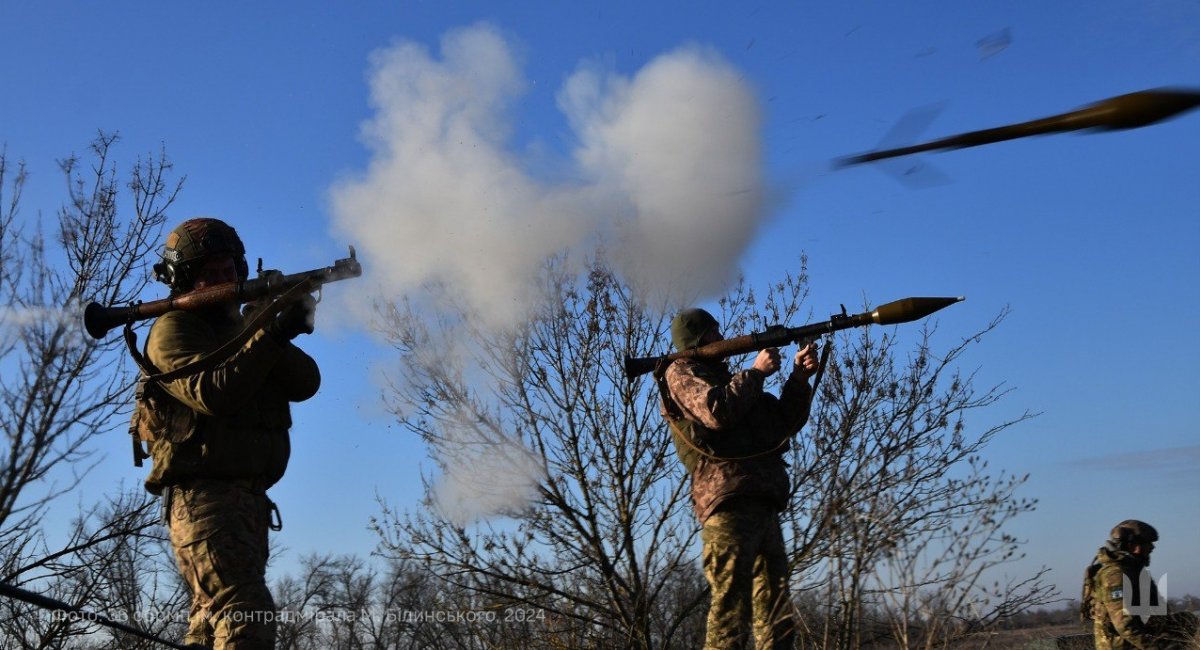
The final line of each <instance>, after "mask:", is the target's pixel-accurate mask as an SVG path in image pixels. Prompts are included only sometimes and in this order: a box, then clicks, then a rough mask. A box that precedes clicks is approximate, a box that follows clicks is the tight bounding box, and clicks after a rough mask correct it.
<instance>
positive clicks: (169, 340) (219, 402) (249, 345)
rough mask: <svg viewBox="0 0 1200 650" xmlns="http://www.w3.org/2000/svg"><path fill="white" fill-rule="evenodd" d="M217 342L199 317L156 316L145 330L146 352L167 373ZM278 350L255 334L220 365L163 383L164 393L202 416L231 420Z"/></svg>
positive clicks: (253, 391)
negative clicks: (148, 334) (146, 335)
mask: <svg viewBox="0 0 1200 650" xmlns="http://www.w3.org/2000/svg"><path fill="white" fill-rule="evenodd" d="M222 343H224V341H220V340H217V336H216V334H215V332H213V330H212V328H211V327H209V325H208V324H207V323H205V322H204V321H203V320H202V319H201V318H200V317H198V316H196V315H195V314H191V313H188V312H185V311H172V312H168V313H166V314H164V315H163V316H161V317H159V319H158V321H157V322H155V323H154V326H153V327H152V328H151V329H150V336H149V337H148V339H147V341H146V352H147V356H148V357H149V359H150V361H151V363H153V364H154V365H155V366H156V367H157V368H158V369H159V370H161V371H163V372H169V371H171V370H175V369H176V368H180V367H182V366H184V365H187V364H189V363H191V362H193V361H195V360H197V359H199V358H201V357H203V356H204V355H205V354H207V353H208V352H210V351H212V350H215V349H216V348H217V347H218V346H220V345H221V344H222ZM283 350H284V346H283V344H281V343H279V342H278V341H277V340H276V339H275V337H274V336H272V335H270V334H268V333H267V332H265V331H262V330H260V331H258V332H256V333H255V334H254V336H252V337H251V338H250V340H249V341H247V342H246V343H245V345H243V346H242V347H241V348H240V349H239V350H237V351H236V352H234V353H233V354H232V355H230V356H229V358H227V359H225V360H224V361H222V362H221V363H219V364H217V365H216V366H214V367H212V368H209V369H207V370H203V371H201V372H197V373H195V374H192V375H189V376H187V377H182V378H180V379H176V380H175V381H172V382H169V383H166V384H164V388H166V390H167V392H169V393H170V394H171V395H172V396H173V397H175V398H176V399H178V400H179V401H180V402H183V403H184V404H185V405H187V406H188V407H189V408H191V409H193V410H195V411H198V412H200V413H203V414H205V415H215V416H228V415H233V414H234V413H236V412H237V411H238V410H239V409H241V407H242V406H243V405H244V404H246V403H247V402H248V401H250V400H252V399H254V397H255V395H256V393H257V392H258V389H259V387H260V386H261V385H262V383H263V381H264V380H266V378H267V375H268V374H269V373H270V372H271V369H272V368H274V367H275V364H276V362H277V361H278V360H279V358H280V357H281V356H282V354H283Z"/></svg>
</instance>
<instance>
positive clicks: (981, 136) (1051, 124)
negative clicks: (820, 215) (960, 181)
mask: <svg viewBox="0 0 1200 650" xmlns="http://www.w3.org/2000/svg"><path fill="white" fill-rule="evenodd" d="M1198 106H1200V89H1182V88H1157V89H1154V90H1143V91H1141V92H1136V93H1129V94H1128V95H1118V96H1117V97H1110V98H1108V99H1105V100H1103V101H1099V102H1096V103H1095V104H1091V105H1088V106H1085V107H1083V108H1081V109H1079V110H1077V111H1072V112H1070V113H1062V114H1060V115H1052V116H1050V117H1044V118H1042V119H1039V120H1032V121H1029V122H1020V123H1017V124H1008V125H1005V126H998V127H995V128H991V129H983V130H981V131H970V132H968V133H961V134H959V135H953V136H950V137H947V138H941V139H939V140H933V141H930V142H923V143H921V144H914V145H911V146H907V147H898V148H895V149H884V150H881V151H872V152H869V153H864V154H859V155H857V156H848V157H846V158H841V159H839V160H838V161H837V165H838V166H839V167H848V166H850V165H858V164H861V163H867V162H873V161H876V160H883V159H884V158H895V157H897V156H907V155H909V154H914V153H920V152H922V151H935V150H939V149H963V148H966V147H978V146H980V145H984V144H991V143H993V142H1001V141H1003V140H1013V139H1016V138H1025V137H1029V136H1031V135H1042V134H1046V133H1060V132H1065V131H1079V130H1083V129H1092V130H1096V131H1115V130H1118V129H1136V128H1138V127H1143V126H1149V125H1151V124H1155V123H1157V122H1162V121H1164V120H1166V119H1169V118H1172V117H1175V116H1176V115H1179V114H1181V113H1185V112H1187V111H1190V110H1192V109H1194V108H1196V107H1198Z"/></svg>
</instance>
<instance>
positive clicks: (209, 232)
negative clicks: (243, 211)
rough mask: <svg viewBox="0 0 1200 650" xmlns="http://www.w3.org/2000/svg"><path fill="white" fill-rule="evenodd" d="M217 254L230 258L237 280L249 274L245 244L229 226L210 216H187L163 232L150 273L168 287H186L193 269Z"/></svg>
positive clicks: (193, 275) (184, 288) (189, 283)
mask: <svg viewBox="0 0 1200 650" xmlns="http://www.w3.org/2000/svg"><path fill="white" fill-rule="evenodd" d="M221 255H228V256H229V257H232V258H233V261H234V264H235V265H236V266H237V274H238V279H240V280H245V279H246V278H247V277H248V276H249V275H250V267H249V266H248V265H247V264H246V247H245V246H244V245H242V240H241V238H240V237H238V234H237V231H236V230H234V229H233V227H232V226H230V225H229V224H227V223H225V222H224V221H221V220H220V219H213V218H210V217H201V218H197V219H188V220H187V221H184V222H183V223H181V224H179V225H178V226H176V227H175V229H174V230H172V231H171V233H170V234H168V235H167V243H166V246H164V247H163V253H162V261H161V262H159V263H158V264H155V265H154V276H155V277H156V278H158V280H159V281H160V282H162V283H163V284H165V285H167V286H169V287H171V289H172V290H186V289H188V288H190V287H191V286H192V283H193V282H194V281H195V272H196V270H197V269H198V268H199V267H200V266H201V265H202V264H203V263H204V262H205V261H207V260H209V259H211V258H213V257H217V256H221Z"/></svg>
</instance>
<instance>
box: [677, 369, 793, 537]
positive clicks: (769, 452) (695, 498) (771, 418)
mask: <svg viewBox="0 0 1200 650" xmlns="http://www.w3.org/2000/svg"><path fill="white" fill-rule="evenodd" d="M765 379H766V377H765V376H764V375H763V373H762V372H760V371H758V370H754V369H748V370H742V371H740V372H737V373H730V371H729V368H728V367H727V366H726V365H725V364H724V363H706V362H701V361H693V360H687V359H680V360H678V361H675V362H674V363H672V364H671V365H670V366H669V367H668V368H667V371H666V384H667V389H668V391H669V392H670V399H671V400H672V401H673V402H674V405H675V406H676V407H677V409H678V410H677V411H676V412H675V413H674V414H673V413H672V409H671V408H670V407H669V406H668V405H667V404H665V403H664V405H663V414H664V417H666V418H667V421H668V422H669V423H670V425H671V433H672V436H673V438H674V442H675V452H676V453H677V454H678V455H679V458H680V460H681V461H683V464H684V467H686V468H687V471H688V473H689V474H690V475H691V477H692V505H693V507H694V509H695V512H696V517H697V518H698V519H699V520H700V523H701V524H702V525H703V524H704V522H705V521H706V520H707V519H708V517H709V516H710V515H712V513H713V512H714V511H716V509H717V508H718V507H720V506H721V505H722V504H723V503H725V502H727V501H729V500H730V499H733V498H735V497H736V498H752V499H758V500H762V501H765V502H767V503H768V504H769V505H770V506H771V507H773V508H775V509H776V510H783V509H784V508H786V507H787V500H788V494H789V484H788V477H787V464H786V463H785V462H784V460H783V455H784V453H785V452H786V451H787V449H788V444H787V440H788V439H789V438H791V436H793V435H795V434H796V433H797V432H799V431H800V428H801V427H803V426H804V423H805V422H807V421H808V409H809V402H810V400H809V392H810V391H809V387H808V382H807V381H806V380H805V379H802V378H801V377H800V374H799V373H796V372H793V373H792V375H791V377H789V378H788V380H787V381H786V382H785V383H784V386H783V391H782V393H781V395H780V397H778V398H777V397H775V396H774V395H772V394H770V393H767V392H765V391H764V390H763V381H764V380H765ZM676 415H677V416H678V417H676Z"/></svg>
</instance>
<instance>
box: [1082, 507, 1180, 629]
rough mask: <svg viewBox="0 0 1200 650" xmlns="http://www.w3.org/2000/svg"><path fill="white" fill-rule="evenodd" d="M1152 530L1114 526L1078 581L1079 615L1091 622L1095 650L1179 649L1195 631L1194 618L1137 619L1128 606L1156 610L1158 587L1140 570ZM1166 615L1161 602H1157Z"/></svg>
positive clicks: (1134, 524)
mask: <svg viewBox="0 0 1200 650" xmlns="http://www.w3.org/2000/svg"><path fill="white" fill-rule="evenodd" d="M1157 541H1158V531H1156V530H1154V527H1153V526H1151V525H1150V524H1147V523H1146V522H1144V521H1138V520H1136V519H1127V520H1125V521H1122V522H1121V523H1119V524H1117V525H1116V527H1115V528H1113V529H1112V532H1111V533H1110V535H1109V540H1108V541H1107V542H1105V543H1104V546H1101V547H1100V550H1099V551H1097V553H1096V559H1095V560H1094V561H1093V562H1092V564H1091V565H1090V566H1088V568H1087V572H1086V573H1085V575H1084V581H1083V598H1082V599H1081V601H1082V604H1081V606H1080V613H1081V614H1082V615H1083V617H1084V619H1085V620H1086V619H1089V618H1090V619H1092V628H1093V631H1094V635H1095V641H1096V649H1097V650H1124V649H1126V648H1185V647H1193V646H1191V645H1190V642H1192V641H1193V637H1194V635H1195V633H1196V618H1195V617H1194V616H1192V615H1191V614H1190V613H1188V612H1179V613H1177V614H1174V615H1170V616H1167V615H1149V616H1148V617H1147V616H1144V615H1142V616H1139V615H1138V614H1137V613H1136V610H1134V611H1131V610H1130V607H1138V606H1140V607H1145V608H1147V609H1149V608H1151V607H1156V606H1159V605H1160V603H1159V594H1158V587H1157V586H1156V585H1155V584H1154V582H1153V581H1152V580H1149V579H1148V580H1147V582H1146V584H1148V585H1149V589H1148V591H1147V592H1146V593H1143V591H1142V586H1143V584H1142V577H1141V575H1142V572H1143V571H1144V570H1145V569H1146V567H1148V566H1150V552H1151V551H1153V550H1154V543H1155V542H1157ZM1162 605H1163V607H1162V611H1164V612H1165V611H1166V607H1165V605H1166V603H1165V602H1164V603H1162Z"/></svg>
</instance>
